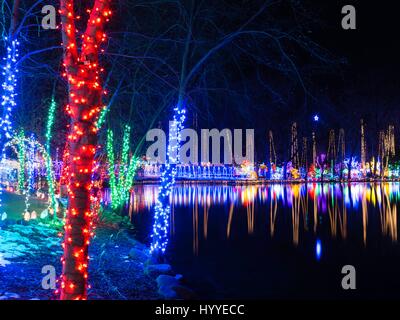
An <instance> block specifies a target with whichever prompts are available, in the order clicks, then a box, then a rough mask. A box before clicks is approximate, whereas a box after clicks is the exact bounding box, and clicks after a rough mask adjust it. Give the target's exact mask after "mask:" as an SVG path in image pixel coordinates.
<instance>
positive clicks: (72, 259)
mask: <svg viewBox="0 0 400 320" xmlns="http://www.w3.org/2000/svg"><path fill="white" fill-rule="evenodd" d="M109 3H110V0H95V1H94V5H93V8H91V9H88V10H87V13H88V14H89V20H88V23H87V28H86V31H85V32H84V33H83V35H82V39H80V41H79V42H78V41H77V32H76V27H75V22H74V20H75V11H74V1H73V0H60V15H61V21H62V36H63V47H64V67H65V74H64V75H65V77H67V79H68V84H69V104H68V105H67V107H66V111H67V113H68V114H69V115H70V117H71V126H70V132H69V136H68V141H69V163H70V168H69V170H67V172H69V177H68V200H69V202H68V212H67V217H66V223H65V240H64V244H63V246H64V256H63V258H62V262H63V274H62V278H61V299H63V300H72V299H74V300H83V299H86V298H87V277H88V272H87V268H88V260H89V258H88V245H89V240H90V236H91V230H92V216H93V213H92V212H91V197H90V195H91V174H92V170H93V167H94V155H95V150H96V144H97V129H96V120H97V117H98V115H99V112H100V111H101V109H102V99H101V98H102V94H103V89H102V86H101V84H100V73H101V72H102V69H101V68H100V67H99V65H98V55H99V50H100V48H99V47H100V44H101V42H103V41H105V34H104V32H103V27H104V23H105V22H107V21H108V18H109V16H110V15H111V12H110V10H109ZM78 43H80V46H81V48H80V49H78Z"/></svg>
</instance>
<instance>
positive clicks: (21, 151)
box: [18, 129, 26, 193]
mask: <svg viewBox="0 0 400 320" xmlns="http://www.w3.org/2000/svg"><path fill="white" fill-rule="evenodd" d="M25 151H26V150H25V132H24V129H21V130H20V131H19V133H18V161H19V173H18V190H19V192H21V193H22V192H23V190H24V187H25Z"/></svg>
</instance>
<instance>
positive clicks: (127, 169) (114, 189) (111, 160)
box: [107, 125, 139, 210]
mask: <svg viewBox="0 0 400 320" xmlns="http://www.w3.org/2000/svg"><path fill="white" fill-rule="evenodd" d="M130 134H131V128H130V127H129V126H128V125H126V126H125V128H124V136H123V142H122V153H121V162H120V165H119V172H118V177H117V176H116V174H115V153H114V134H113V132H112V131H111V130H108V131H107V159H108V164H109V176H110V189H111V207H112V209H114V210H116V209H119V208H121V207H122V206H123V205H124V204H125V203H126V202H127V201H128V199H129V191H130V188H131V187H132V184H133V180H134V177H135V174H136V170H137V168H138V164H139V159H138V158H136V157H132V158H131V159H130V160H129V146H130Z"/></svg>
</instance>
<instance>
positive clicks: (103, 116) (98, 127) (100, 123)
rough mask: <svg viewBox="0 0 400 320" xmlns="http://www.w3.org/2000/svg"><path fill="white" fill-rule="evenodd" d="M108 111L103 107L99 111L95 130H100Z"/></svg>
mask: <svg viewBox="0 0 400 320" xmlns="http://www.w3.org/2000/svg"><path fill="white" fill-rule="evenodd" d="M108 110H109V108H108V107H104V108H103V109H102V110H101V112H100V115H99V118H98V119H97V122H96V127H97V129H100V128H101V127H102V126H103V124H104V122H106V116H107V113H108Z"/></svg>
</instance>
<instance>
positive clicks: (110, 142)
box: [107, 130, 119, 210]
mask: <svg viewBox="0 0 400 320" xmlns="http://www.w3.org/2000/svg"><path fill="white" fill-rule="evenodd" d="M107 160H108V175H109V177H110V179H109V180H110V189H111V206H112V208H113V209H114V210H115V209H117V208H118V204H119V196H118V188H117V178H116V176H115V154H114V134H113V132H112V130H108V131H107Z"/></svg>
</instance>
